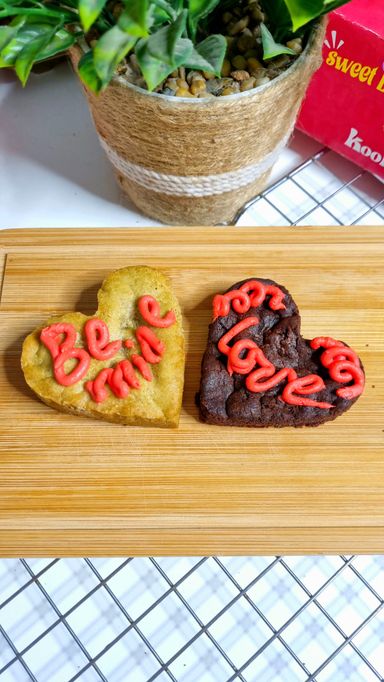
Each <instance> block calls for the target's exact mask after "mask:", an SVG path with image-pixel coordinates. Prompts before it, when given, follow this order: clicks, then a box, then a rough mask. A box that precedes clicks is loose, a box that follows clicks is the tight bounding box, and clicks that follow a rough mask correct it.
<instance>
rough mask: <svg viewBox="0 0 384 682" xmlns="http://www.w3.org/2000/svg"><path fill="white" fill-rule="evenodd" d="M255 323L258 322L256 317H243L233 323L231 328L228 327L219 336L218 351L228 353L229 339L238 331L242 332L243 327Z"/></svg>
mask: <svg viewBox="0 0 384 682" xmlns="http://www.w3.org/2000/svg"><path fill="white" fill-rule="evenodd" d="M256 324H259V318H258V317H245V318H244V320H241V321H240V322H238V323H237V324H235V326H234V327H232V329H230V330H229V331H228V332H227V333H226V334H224V336H222V337H221V339H220V341H219V343H218V348H219V351H220V353H223V354H224V355H228V353H229V351H230V346H228V343H229V341H231V340H232V339H233V338H234V336H237V334H240V332H243V331H244V330H245V329H248V327H253V326H254V325H256Z"/></svg>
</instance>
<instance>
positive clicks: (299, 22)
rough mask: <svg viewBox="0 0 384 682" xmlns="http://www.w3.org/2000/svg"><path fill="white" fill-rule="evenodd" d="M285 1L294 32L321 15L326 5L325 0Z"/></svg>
mask: <svg viewBox="0 0 384 682" xmlns="http://www.w3.org/2000/svg"><path fill="white" fill-rule="evenodd" d="M284 2H285V4H286V5H287V7H288V11H289V14H290V15H291V20H292V27H293V31H294V32H295V31H297V30H298V29H299V28H301V27H302V26H305V24H308V22H310V21H312V19H316V17H318V16H320V14H322V12H323V9H324V5H325V2H324V0H310V1H309V0H284ZM340 4H342V3H341V2H340Z"/></svg>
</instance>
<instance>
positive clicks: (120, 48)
mask: <svg viewBox="0 0 384 682" xmlns="http://www.w3.org/2000/svg"><path fill="white" fill-rule="evenodd" d="M136 40H137V39H136V38H133V37H132V36H131V35H129V34H128V33H125V31H122V30H121V28H120V27H119V26H113V28H111V29H109V31H106V32H105V33H103V35H102V36H101V38H99V40H98V41H97V43H96V45H95V47H94V49H93V63H94V68H95V70H96V73H97V75H98V77H99V78H100V80H101V82H102V84H103V87H104V86H105V85H108V83H109V81H110V80H111V78H112V76H113V74H114V71H115V69H116V67H117V65H118V64H120V62H121V61H122V59H124V57H125V55H126V54H127V53H128V52H129V51H130V50H131V49H132V48H133V46H134V45H135V43H136Z"/></svg>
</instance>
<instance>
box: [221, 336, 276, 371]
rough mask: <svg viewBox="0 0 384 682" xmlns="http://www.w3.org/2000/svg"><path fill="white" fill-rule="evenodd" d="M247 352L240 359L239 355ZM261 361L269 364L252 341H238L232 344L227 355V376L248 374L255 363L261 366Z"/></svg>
mask: <svg viewBox="0 0 384 682" xmlns="http://www.w3.org/2000/svg"><path fill="white" fill-rule="evenodd" d="M245 350H246V351H247V354H246V356H245V357H243V358H241V357H240V354H241V353H242V352H243V351H245ZM263 359H264V360H266V362H269V361H268V360H267V359H266V358H265V356H264V353H263V352H262V350H261V349H260V348H259V346H258V345H257V344H256V343H255V342H254V341H252V339H240V341H236V343H234V344H233V346H232V348H230V349H229V353H228V365H227V369H228V372H229V374H231V375H232V374H233V372H236V373H237V374H249V372H251V371H252V369H253V368H254V366H255V365H256V363H257V362H258V364H259V365H262V364H263Z"/></svg>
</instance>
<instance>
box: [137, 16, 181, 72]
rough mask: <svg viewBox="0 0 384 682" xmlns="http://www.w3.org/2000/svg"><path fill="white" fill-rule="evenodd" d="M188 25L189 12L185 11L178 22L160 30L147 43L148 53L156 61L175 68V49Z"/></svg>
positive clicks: (178, 18)
mask: <svg viewBox="0 0 384 682" xmlns="http://www.w3.org/2000/svg"><path fill="white" fill-rule="evenodd" d="M186 23H187V11H186V10H183V11H182V12H181V13H180V14H179V16H178V17H177V19H176V21H174V22H173V23H172V24H169V25H168V26H164V27H163V28H160V29H159V30H158V31H156V33H153V34H152V35H151V36H150V37H149V38H148V39H147V41H146V51H147V52H148V54H149V55H151V56H152V57H153V58H154V59H157V60H158V61H160V62H163V63H164V64H169V66H173V68H175V66H174V64H175V48H176V43H177V41H178V40H179V39H180V38H181V36H182V34H183V32H184V30H185V27H186ZM171 70H172V69H171Z"/></svg>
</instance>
